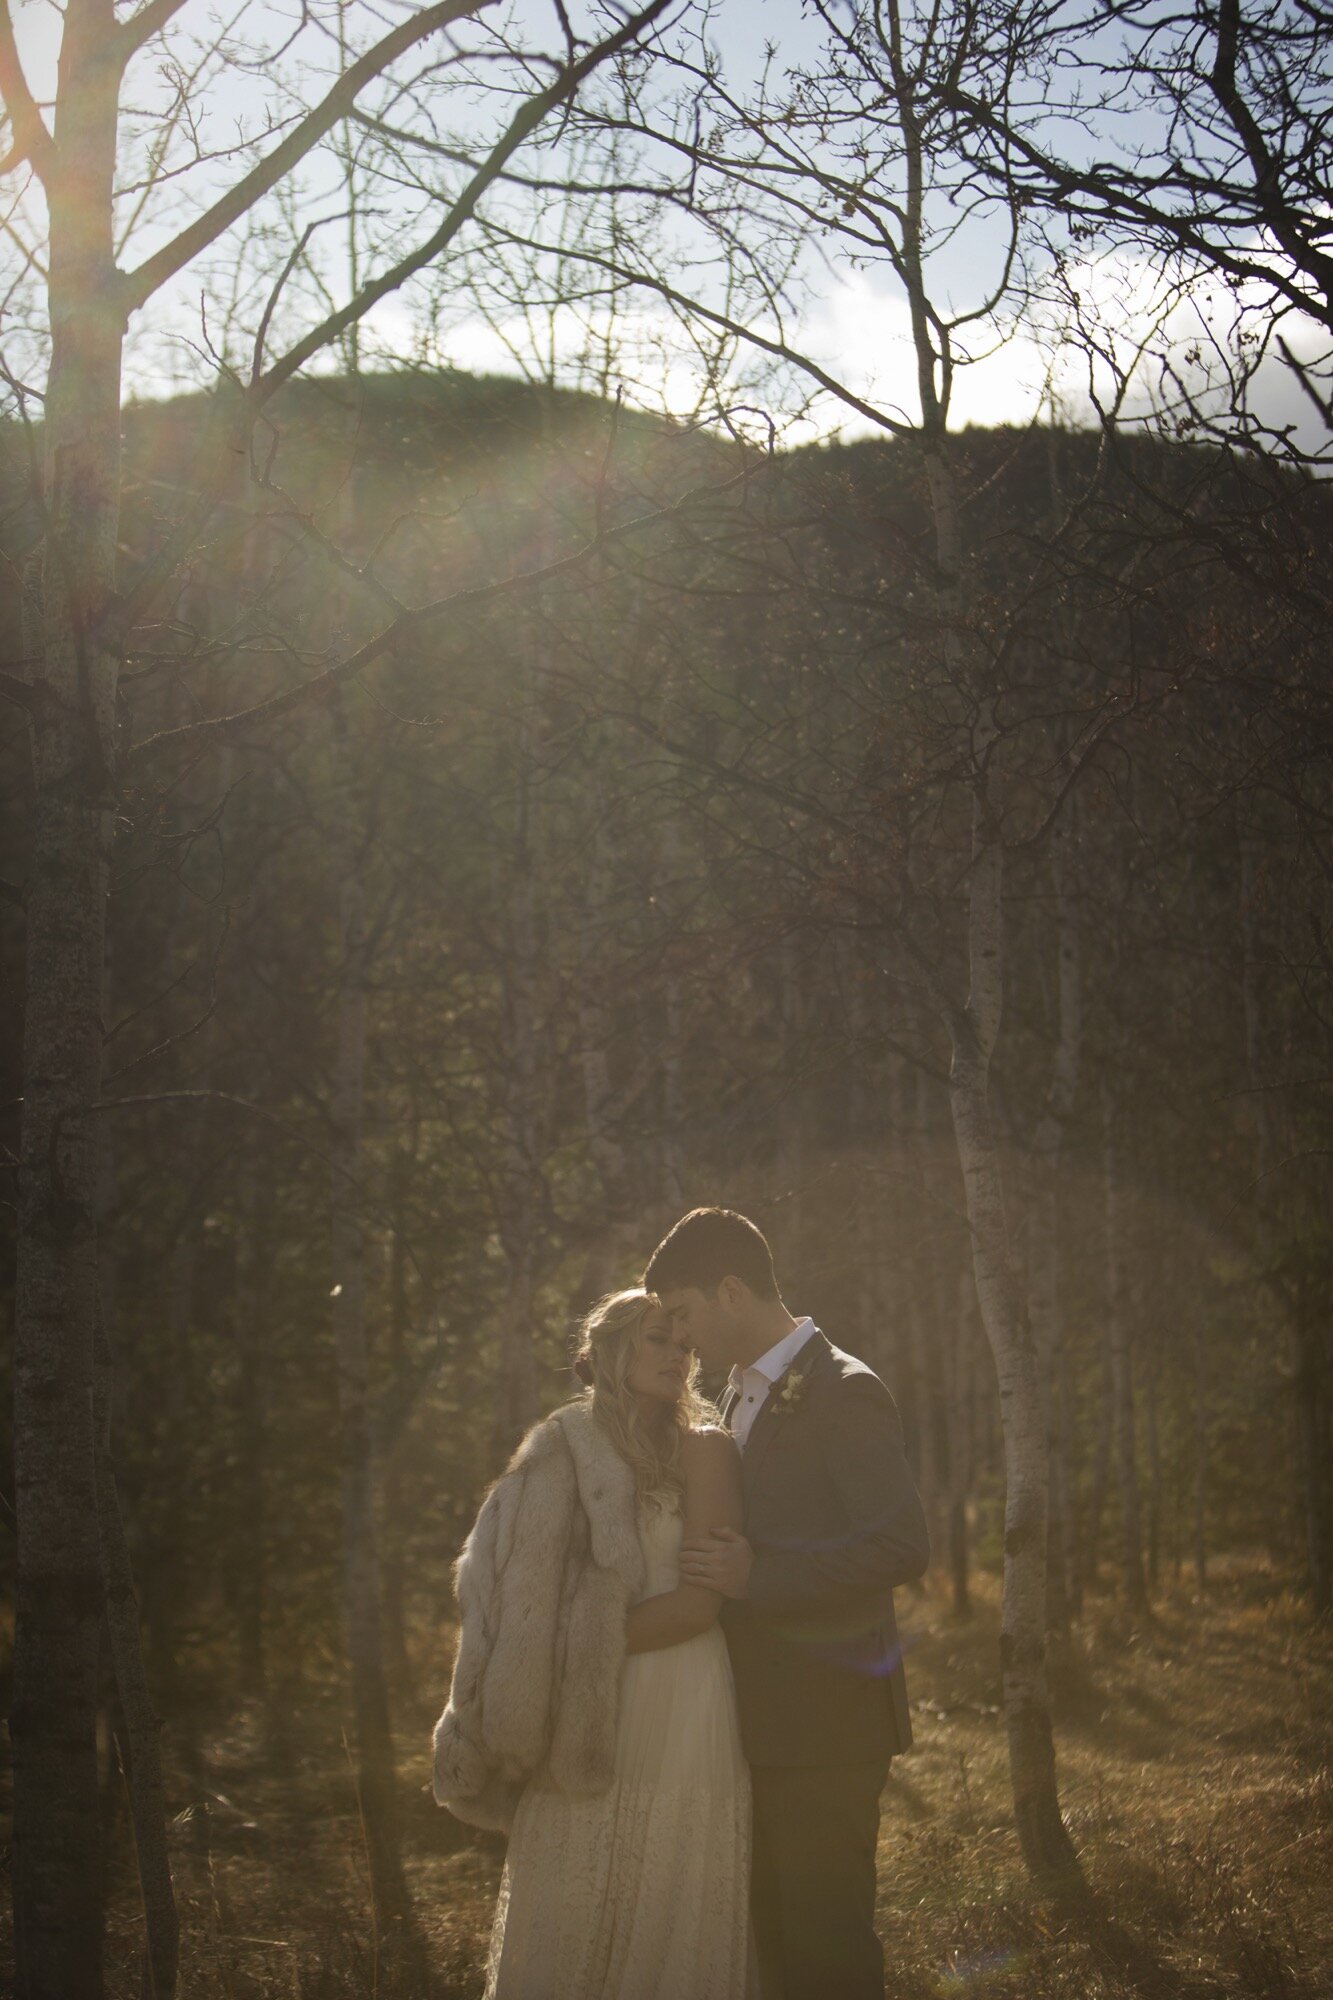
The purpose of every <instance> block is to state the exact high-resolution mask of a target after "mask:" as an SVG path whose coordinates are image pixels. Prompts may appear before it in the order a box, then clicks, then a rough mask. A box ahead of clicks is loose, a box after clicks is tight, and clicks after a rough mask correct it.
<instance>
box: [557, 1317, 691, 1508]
mask: <svg viewBox="0 0 1333 2000" xmlns="http://www.w3.org/2000/svg"><path fill="white" fill-rule="evenodd" d="M656 1304H657V1299H656V1297H655V1296H654V1294H653V1293H652V1292H645V1291H642V1290H633V1291H626V1292H608V1293H607V1295H606V1297H605V1298H604V1299H598V1301H597V1303H596V1305H595V1306H594V1307H593V1309H592V1311H591V1312H590V1313H589V1314H588V1316H587V1318H586V1319H585V1320H584V1321H583V1323H582V1325H581V1326H580V1328H579V1336H578V1346H577V1348H576V1351H575V1354H574V1373H575V1374H576V1375H577V1376H578V1378H579V1380H580V1382H582V1383H583V1384H584V1385H585V1387H586V1388H587V1390H588V1391H589V1394H590V1397H591V1401H592V1413H593V1416H594V1417H595V1418H596V1420H597V1422H598V1423H599V1424H600V1425H601V1426H602V1429H603V1430H604V1431H606V1433H607V1435H608V1436H609V1437H610V1439H611V1442H612V1443H613V1444H614V1446H615V1448H616V1450H617V1451H618V1452H619V1453H620V1456H621V1457H622V1458H623V1459H624V1460H625V1461H626V1463H627V1464H628V1466H629V1468H630V1470H631V1471H632V1472H633V1474H634V1487H635V1491H636V1493H637V1494H638V1497H639V1501H640V1503H641V1504H642V1503H643V1502H644V1501H651V1500H664V1499H669V1498H672V1497H675V1496H678V1495H679V1494H681V1493H682V1492H683V1491H684V1486H685V1480H684V1475H683V1473H682V1471H681V1463H680V1460H681V1446H682V1444H683V1442H684V1439H685V1436H686V1434H687V1432H689V1431H692V1430H698V1429H699V1428H700V1427H701V1426H702V1425H704V1424H706V1423H710V1422H711V1423H716V1422H717V1413H716V1411H715V1410H714V1409H713V1408H712V1406H711V1405H710V1404H709V1403H707V1402H706V1401H705V1399H704V1398H703V1396H701V1395H700V1393H699V1390H698V1388H697V1387H696V1377H697V1375H698V1372H699V1364H698V1362H697V1361H694V1360H692V1361H691V1363H690V1370H689V1374H688V1375H687V1377H686V1379H685V1388H684V1392H683V1393H682V1395H681V1398H680V1401H679V1402H678V1403H677V1404H676V1405H675V1407H674V1408H673V1409H671V1410H670V1411H669V1415H668V1421H667V1422H666V1423H665V1424H664V1425H661V1426H658V1427H656V1428H654V1427H653V1426H650V1425H649V1424H646V1423H645V1422H644V1419H643V1415H642V1413H641V1411H640V1409H639V1404H638V1400H637V1398H636V1397H635V1395H634V1393H633V1391H632V1390H631V1389H629V1388H628V1387H627V1386H626V1377H627V1376H628V1374H629V1371H630V1369H631V1368H632V1367H633V1365H634V1356H635V1353H636V1352H637V1349H638V1345H639V1337H640V1334H641V1332H642V1328H643V1322H644V1320H645V1318H646V1317H647V1315H648V1313H649V1311H650V1310H651V1308H652V1307H654V1306H656Z"/></svg>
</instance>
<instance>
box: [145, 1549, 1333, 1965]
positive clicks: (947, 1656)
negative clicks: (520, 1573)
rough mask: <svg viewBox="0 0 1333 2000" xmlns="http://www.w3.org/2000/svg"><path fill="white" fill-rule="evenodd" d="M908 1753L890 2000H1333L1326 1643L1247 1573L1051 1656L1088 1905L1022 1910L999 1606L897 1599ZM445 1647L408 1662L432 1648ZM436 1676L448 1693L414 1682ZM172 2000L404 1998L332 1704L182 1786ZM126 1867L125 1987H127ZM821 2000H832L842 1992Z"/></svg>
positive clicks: (412, 1791) (471, 1941) (463, 1935)
mask: <svg viewBox="0 0 1333 2000" xmlns="http://www.w3.org/2000/svg"><path fill="white" fill-rule="evenodd" d="M902 1598H903V1603H902V1609H903V1610H904V1612H905V1613H906V1617H905V1624H906V1626H907V1629H908V1632H909V1634H910V1635H911V1636H910V1640H909V1643H910V1645H911V1654H910V1658H909V1667H908V1672H909V1679H910V1685H911V1693H912V1699H913V1708H914V1713H915V1728H916V1735H917V1741H916V1745H915V1747H914V1748H913V1750H912V1751H911V1752H910V1753H909V1755H907V1756H906V1757H903V1758H901V1759H899V1760H898V1762H897V1763H896V1764H895V1766H894V1769H893V1773H892V1776H891V1779H890V1783H889V1787H888V1790H887V1791H886V1793H885V1798H884V1813H883V1825H882V1833H881V1839H880V1857H879V1859H880V1867H879V1877H880V1893H879V1923H880V1934H881V1936H882V1938H883V1940H884V1944H885V1953H886V1959H887V1993H888V1995H889V1996H890V1997H891V2000H943V1996H953V1995H957V1996H961V2000H1047V1996H1049V2000H1055V1997H1056V1996H1067V2000H1113V1996H1114V2000H1121V1996H1126V2000H1127V1996H1133V1995H1149V1996H1154V2000H1156V1996H1161V2000H1217V1997H1218V1996H1222V1995H1228V1996H1231V1995H1235V1996H1255V2000H1258V1996H1265V2000H1319V1996H1329V2000H1333V1776H1331V1773H1333V1754H1331V1753H1333V1634H1330V1633H1328V1632H1327V1631H1320V1630H1317V1629H1315V1628H1314V1627H1312V1625H1311V1623H1310V1620H1309V1617H1308V1615H1307V1614H1306V1612H1305V1611H1304V1609H1303V1608H1302V1607H1301V1605H1300V1604H1299V1602H1298V1601H1296V1600H1294V1599H1293V1598H1292V1597H1291V1596H1290V1595H1289V1594H1288V1593H1286V1592H1285V1591H1284V1590H1283V1589H1281V1588H1280V1587H1279V1585H1278V1583H1277V1582H1276V1581H1275V1579H1274V1578H1273V1577H1272V1576H1271V1575H1270V1574H1268V1573H1267V1572H1266V1571H1265V1569H1264V1568H1263V1566H1262V1565H1261V1564H1259V1563H1251V1564H1242V1563H1238V1564H1235V1565H1233V1566H1232V1567H1231V1568H1230V1569H1229V1570H1228V1571H1226V1572H1225V1573H1223V1574H1220V1575H1219V1577H1218V1578H1217V1580H1216V1582H1215V1583H1214V1584H1213V1585H1212V1586H1211V1587H1210V1590H1209V1593H1208V1595H1207V1596H1206V1598H1198V1597H1196V1596H1193V1595H1192V1594H1190V1593H1187V1592H1184V1591H1181V1592H1179V1593H1177V1594H1174V1595H1170V1596H1168V1597H1167V1598H1166V1599H1165V1600H1164V1601H1163V1602H1161V1603H1160V1604H1159V1605H1158V1607H1157V1609H1156V1612H1155V1615H1154V1616H1153V1618H1152V1620H1151V1622H1148V1623H1143V1624H1141V1625H1139V1626H1138V1627H1133V1626H1130V1625H1127V1624H1126V1623H1125V1622H1124V1621H1123V1620H1122V1619H1121V1618H1120V1617H1119V1615H1118V1614H1117V1612H1116V1609H1115V1607H1114V1605H1112V1604H1110V1603H1106V1604H1102V1605H1100V1606H1098V1607H1095V1608H1094V1610H1093V1611H1092V1613H1091V1615H1090V1616H1089V1617H1088V1618H1087V1619H1086V1620H1085V1622H1084V1625H1083V1627H1082V1628H1081V1630H1080V1632H1079V1634H1078V1636H1077V1637H1076V1638H1075V1639H1074V1640H1073V1641H1072V1642H1070V1643H1069V1645H1068V1646H1066V1647H1064V1648H1062V1649H1061V1650H1060V1651H1059V1653H1058V1654H1057V1656H1056V1657H1055V1659H1054V1660H1053V1665H1052V1682H1053V1689H1054V1695H1055V1703H1056V1717H1057V1748H1058V1758H1059V1771H1060V1783H1061V1791H1062V1797H1063V1801H1064V1806H1065V1812H1066V1816H1067V1819H1068V1822H1069V1826H1070V1829H1071V1832H1072V1834H1073V1836H1074V1839H1075V1842H1076V1844H1077V1847H1078V1849H1079V1853H1080V1855H1081V1857H1082V1861H1083V1865H1084V1869H1085V1871H1086V1875H1087V1879H1088V1883H1089V1888H1090V1891H1091V1894H1090V1897H1089V1899H1088V1901H1087V1903H1086V1905H1085V1906H1084V1907H1082V1908H1079V1909H1077V1910H1073V1909H1065V1908H1057V1907H1056V1906H1054V1905H1052V1904H1051V1903H1050V1902H1048V1901H1045V1900H1043V1899H1042V1898H1040V1897H1038V1896H1036V1895H1035V1894H1034V1893H1033V1892H1032V1890H1031V1888H1030V1887H1029V1885H1028V1883H1027V1881H1026V1879H1025V1877H1024V1874H1023V1871H1022V1867H1021V1864H1020V1862H1019V1859H1018V1853H1017V1843H1016V1840H1015V1836H1014V1832H1013V1824H1012V1815H1011V1811H1010V1808H1009V1804H1008V1797H1007V1772H1006V1761H1005V1742H1004V1731H1003V1727H1002V1722H1001V1718H1000V1713H999V1676H998V1663H997V1631H998V1606H997V1603H996V1599H995V1591H994V1587H993V1586H992V1585H989V1584H988V1582H987V1580H986V1579H984V1578H983V1579H981V1580H980V1583H979V1588H978V1603H977V1609H976V1611H975V1614H974V1616H973V1617H972V1618H971V1619H970V1620H969V1621H968V1622H967V1623H965V1624H958V1623H956V1622H955V1621H954V1620H953V1619H952V1618H951V1616H950V1613H949V1610H948V1607H947V1604H946V1602H945V1601H944V1599H943V1598H942V1597H940V1596H936V1595H935V1594H933V1593H931V1592H926V1593H922V1594H919V1595H916V1596H914V1595H913V1594H912V1593H903V1594H902ZM447 1650H448V1649H447V1644H445V1643H444V1639H443V1635H440V1634H430V1635H426V1634H423V1635H420V1652H421V1657H422V1658H423V1659H424V1658H425V1657H426V1656H427V1654H430V1655H433V1656H434V1657H435V1658H436V1659H438V1660H442V1659H444V1658H446V1657H447ZM428 1681H435V1682H437V1683H438V1684H434V1685H429V1686H428V1685H427V1682H428ZM444 1691H445V1690H444V1678H443V1673H442V1671H441V1672H439V1673H438V1674H436V1675H428V1674H426V1673H425V1672H424V1671H423V1673H422V1685H421V1690H420V1694H419V1696H418V1698H417V1699H416V1701H415V1702H414V1703H411V1704H401V1703H400V1707H402V1709H403V1713H404V1716H405V1718H406V1717H407V1716H408V1713H409V1708H410V1712H411V1722H410V1726H409V1727H406V1728H405V1729H404V1733H403V1739H402V1766H401V1768H402V1779H403V1795H404V1821H405V1825H404V1841H405V1849H406V1853H407V1857H408V1866H409V1871H410V1876H411V1882H412V1887H413V1891H414V1894H415V1896H416V1899H417V1903H418V1907H419V1910H420V1916H421V1925H422V1929H423V1932H424V1935H425V1942H426V1950H427V1956H428V1962H429V1965H430V1968H431V1978H430V1979H429V1980H427V1981H421V1980H414V1981H412V1982H410V1984H411V1989H412V1990H413V1991H420V1992H421V1993H422V1994H423V1995H424V1994H425V1993H426V1992H427V1991H428V1990H433V1992H434V1993H435V1995H436V1996H438V2000H454V1996H457V2000H465V1996H473V1997H474V1996H477V1995H479V1994H480V1991H481V1968H482V1965H483V1962H484V1958H485V1946H486V1938H487V1933H488V1930H489V1924H490V1912H491V1905H492V1902H493V1899H494V1894H495V1887H496V1882H497V1879H498V1875H499V1868H500V1860H501V1848H500V1844H499V1842H498V1841H493V1840H490V1839H486V1838H477V1839H474V1838H472V1837H470V1836H468V1835H467V1834H466V1833H465V1832H464V1830H462V1829H460V1828H458V1827H457V1826H456V1824H455V1823H454V1822H453V1821H452V1820H451V1819H450V1818H449V1816H448V1815H447V1814H445V1813H441V1812H440V1811H438V1810H437V1809H436V1808H435V1806H434V1805H433V1804H432V1802H431V1800H430V1796H429V1791H428V1775H429V1774H428V1768H427V1759H428V1754H429V1743H428V1735H429V1726H430V1722H431V1720H432V1719H433V1715H434V1713H435V1711H436V1709H437V1708H438V1707H439V1705H440V1703H441V1701H442V1698H443V1694H444ZM174 1784H175V1788H176V1797H175V1798H174V1799H173V1806H174V1809H175V1811H176V1815H177V1816H176V1820H175V1825H174V1830H173V1840H174V1843H175V1865H176V1873H177V1880H178V1886H179V1891H180V1898H181V1904H182V1917H183V1924H184V1952H183V1962H182V1981H181V1991H182V1995H183V1996H192V1997H193V1996H214V1995H223V1994H225V1995H227V1996H229V2000H260V1996H265V1997H266V1996H277V1995H283V1996H287V1997H288V2000H335V1996H336V1997H337V2000H352V1996H356V2000H369V1996H372V1995H380V1994H383V1995H385V1996H388V1995H389V1994H390V1993H391V1992H394V1991H397V1992H399V1993H401V1992H403V1991H404V1987H403V1984H402V1982H401V1981H400V1980H398V1979H397V1978H395V1976H394V1966H393V1963H392V1961H391V1955H390V1954H389V1953H388V1951H387V1950H386V1948H384V1947H383V1946H381V1947H379V1948H377V1944H376V1939H375V1936H374V1930H373V1925H372V1924H371V1922H370V1918H369V1914H368V1908H367V1899H366V1889H365V1868H364V1862H363V1855H362V1849H361V1838H360V1826H359V1821H358V1818H357V1813H356V1804H355V1789H354V1786H353V1783H352V1778H351V1771H350V1765H349V1762H348V1759H347V1755H346V1748H345V1743H344V1739H343V1724H342V1720H341V1710H340V1705H339V1700H338V1696H337V1691H336V1688H334V1687H332V1686H331V1687H330V1688H329V1689H328V1690H327V1691H326V1692H325V1693H324V1694H323V1695H320V1696H318V1697H312V1698H311V1699H310V1700H309V1701H308V1703H307V1705H306V1707H305V1709H304V1712H303V1713H302V1715H301V1717H300V1719H299V1722H298V1723H297V1724H295V1725H293V1726H292V1727H290V1728H288V1729H286V1730H284V1732H283V1736H282V1741H281V1745H280V1746H279V1747H277V1748H275V1747H274V1742H273V1739H272V1738H271V1737H266V1732H265V1727H264V1723H263V1720H262V1718H260V1717H258V1716H256V1715H255V1714H254V1713H253V1712H248V1711H247V1712H243V1713H239V1714H236V1715H234V1716H233V1717H231V1718H230V1719H229V1722H228V1724H227V1726H226V1727H225V1728H223V1729H214V1730H213V1731H211V1732H209V1731H207V1730H204V1731H201V1732H200V1734H199V1738H198V1745H197V1750H196V1753H195V1760H194V1768H193V1770H192V1773H191V1775H190V1776H189V1777H188V1778H187V1777H186V1776H185V1775H184V1774H183V1773H177V1775H176V1778H175V1780H174ZM137 1933H138V1911H137V1898H136V1895H135V1891H134V1885H133V1881H132V1879H131V1878H130V1876H129V1874H128V1869H127V1866H126V1864H125V1863H124V1861H122V1862H121V1864H120V1867H119V1871H118V1876H117V1882H116V1888H115V1893H114V1896H113V1902H112V1909H111V1915H110V1935H109V1940H108V1942H109V1947H110V1957H111V1960H112V1964H113V1989H112V1990H113V1992H114V1993H115V1994H116V1995H117V1996H118V2000H119V1996H121V1995H124V1996H126V2000H128V1996H129V1995H130V1994H131V1993H137V1991H138V1985H137V1977H136V1973H135V1959H136V1953H137ZM830 2000H836V1996H830Z"/></svg>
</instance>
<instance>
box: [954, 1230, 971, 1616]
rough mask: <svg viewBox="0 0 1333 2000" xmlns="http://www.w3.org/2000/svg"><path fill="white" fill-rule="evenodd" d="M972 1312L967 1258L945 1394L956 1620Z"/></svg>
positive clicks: (961, 1575)
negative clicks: (946, 1394)
mask: <svg viewBox="0 0 1333 2000" xmlns="http://www.w3.org/2000/svg"><path fill="white" fill-rule="evenodd" d="M976 1312H977V1287H976V1279H975V1278H974V1277H973V1275H972V1263H971V1259H970V1258H968V1259H966V1260H965V1261H964V1262H963V1264H962V1266H961V1268H960V1270H959V1273H958V1303H957V1307H956V1310H955V1312H954V1319H953V1355H952V1363H953V1365H952V1367H951V1369H950V1391H951V1393H950V1396H949V1581H950V1584H951V1586H952V1589H953V1608H954V1615H955V1617H957V1618H967V1617H969V1616H970V1614H971V1610H972V1595H971V1588H970V1578H969V1573H968V1572H969V1556H970V1549H969V1546H968V1532H967V1502H968V1497H969V1494H970V1493H971V1490H972V1460H973V1453H974V1440H973V1399H974V1396H975V1382H976V1369H975V1363H974V1358H973V1357H974V1349H975V1342H974V1339H973V1326H974V1323H975V1320H976Z"/></svg>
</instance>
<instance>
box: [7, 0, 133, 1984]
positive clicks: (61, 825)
mask: <svg viewBox="0 0 1333 2000" xmlns="http://www.w3.org/2000/svg"><path fill="white" fill-rule="evenodd" d="M114 33H115V20H114V14H113V9H112V4H111V0H70V5H69V6H68V7H67V9H66V12H65V27H64V36H63V42H62V49H61V63H60V84H59V105H58V112H57V125H56V137H57V141H58V144H59V155H58V159H57V160H56V163H55V166H54V168H53V170H52V173H51V176H50V181H49V185H48V190H47V195H48V207H49V213H50V234H49V242H50V251H49V263H48V277H47V290H48V300H49V305H50V324H51V333H52V347H51V360H50V370H49V374H48V379H47V393H46V403H45V412H44V424H43V440H42V442H43V451H44V457H45V495H44V499H45V509H46V527H47V535H46V547H45V555H44V565H43V575H42V587H41V593H40V595H41V604H40V609H39V610H38V611H37V612H36V614H35V616H34V619H33V625H34V628H35V629H34V630H33V633H32V637H33V639H34V641H35V643H34V644H33V645H32V646H30V647H29V649H28V650H29V651H30V653H32V654H33V655H34V656H35V660H36V664H35V666H34V668H33V672H32V699H31V705H30V708H29V725H30V743H31V751H32V765H33V784H34V820H33V844H32V855H31V867H30V872H29V876H28V881H27V885H26V897H25V905H26V917H27V949H26V983H25V1008H24V1049H23V1067H24V1103H23V1120H22V1141H21V1160H20V1167H19V1177H18V1178H19V1199H18V1259H17V1262H18V1269H17V1283H16V1302H15V1337H14V1349H15V1351H14V1403H13V1415H14V1501H15V1512H16V1516H17V1534H18V1555H17V1572H16V1601H15V1620H16V1623H15V1638H14V1665H13V1696H12V1701H11V1707H10V1715H9V1732H10V1739H11V1743H12V1746H13V1758H14V1871H13V1889H14V1928H15V1943H16V1950H17V1959H18V1987H19V1991H20V1992H21V1993H22V1994H23V1995H24V2000H72V1996H74V1995H77V1996H78V2000H100V1996H101V1994H102V1991H103V1972H102V1953H101V1919H100V1908H101V1892H100V1873H101V1871H100V1866H99V1860H98V1821H97V1797H98V1782H97V1744H96V1726H97V1681H98V1672H97V1661H98V1638H99V1628H100V1624H101V1618H102V1580H101V1568H100V1547H99V1537H98V1510H97V1480H96V1456H95V1451H96V1447H95V1438H94V1427H93V1425H94V1419H93V1350H94V1338H95V1324H96V1318H97V1228H96V1204H97V1149H98V1119H97V1115H96V1113H95V1112H93V1111H92V1110H91V1108H90V1107H91V1106H93V1105H95V1104H96V1103H97V1102H98V1101H99V1099H100V1096H101V1076H102V1021H101V1001H102V978H103V955H104V940H105V925H106V851H107V844H108V842H109V840H110V837H111V827H112V819H111V808H112V805H113V802H114V795H115V781H114V776H113V769H114V759H115V744H114V734H115V703H116V686H117V677H118V660H117V658H116V655H115V653H114V651H113V650H112V649H111V648H110V647H109V646H108V645H107V644H106V643H105V642H104V640H103V638H102V631H103V626H104V620H105V613H106V611H107V609H108V606H109V603H110V600H111V597H112V594H113V592H114V589H115V581H116V578H115V563H116V544H117V537H118V528H119V489H120V352H121V339H122V331H123V328H122V324H121V321H120V316H119V311H118V305H117V294H116V288H115V258H114V249H113V242H112V189H113V182H114V173H115V148H116V113H117V96H118V88H119V72H118V65H117V64H116V63H115V61H113V60H108V57H107V49H108V45H109V43H110V40H111V37H112V36H113V34H114Z"/></svg>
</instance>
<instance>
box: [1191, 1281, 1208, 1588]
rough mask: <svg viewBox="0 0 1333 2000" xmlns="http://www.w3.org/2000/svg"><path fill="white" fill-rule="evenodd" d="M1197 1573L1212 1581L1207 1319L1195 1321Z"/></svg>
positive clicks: (1197, 1576)
mask: <svg viewBox="0 0 1333 2000" xmlns="http://www.w3.org/2000/svg"><path fill="white" fill-rule="evenodd" d="M1194 1576H1195V1581H1196V1582H1197V1583H1198V1586H1199V1588H1200V1590H1203V1589H1205V1588H1206V1586H1207V1583H1208V1350H1207V1346H1206V1344H1205V1341H1204V1337H1203V1321H1202V1320H1201V1319H1197V1320H1196V1321H1195V1323H1194Z"/></svg>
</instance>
